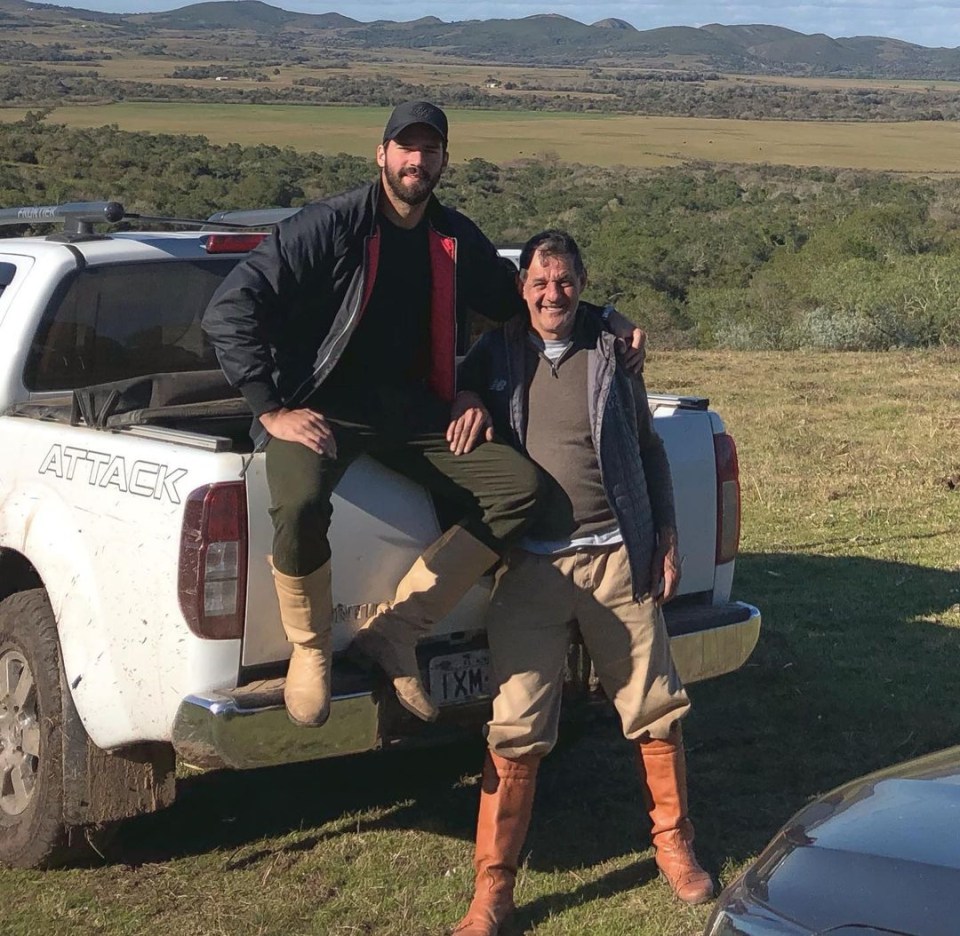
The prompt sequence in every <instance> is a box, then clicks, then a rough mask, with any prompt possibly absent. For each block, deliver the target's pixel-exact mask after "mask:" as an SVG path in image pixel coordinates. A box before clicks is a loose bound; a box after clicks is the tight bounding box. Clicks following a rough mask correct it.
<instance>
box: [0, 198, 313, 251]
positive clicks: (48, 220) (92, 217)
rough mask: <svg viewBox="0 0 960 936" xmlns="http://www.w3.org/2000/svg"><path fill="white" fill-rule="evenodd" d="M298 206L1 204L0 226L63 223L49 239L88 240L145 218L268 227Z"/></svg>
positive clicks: (202, 224)
mask: <svg viewBox="0 0 960 936" xmlns="http://www.w3.org/2000/svg"><path fill="white" fill-rule="evenodd" d="M299 210H300V209H299V208H260V209H254V210H250V211H218V212H217V213H216V214H213V215H211V216H210V217H209V218H208V219H206V220H205V221H204V220H199V219H197V218H167V217H159V216H153V215H142V214H136V213H134V212H130V211H127V210H126V209H125V208H124V207H123V205H121V204H120V202H115V201H98V202H68V203H67V204H64V205H25V206H23V207H20V208H0V227H2V226H9V225H14V224H62V225H63V233H62V234H54V235H51V236H50V238H49V239H50V240H71V241H73V240H85V239H91V238H97V237H99V236H102V235H97V234H95V233H94V230H93V226H94V224H116V223H117V222H119V221H145V222H150V223H153V224H183V225H188V226H190V227H196V228H202V229H207V228H214V229H224V228H225V229H227V230H230V229H233V230H237V229H240V230H243V229H248V228H252V227H260V228H263V227H269V226H270V225H273V224H278V223H279V222H280V221H282V220H283V219H284V218H287V217H289V216H290V215H292V214H295V213H296V212H297V211H299Z"/></svg>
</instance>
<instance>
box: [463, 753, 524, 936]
mask: <svg viewBox="0 0 960 936" xmlns="http://www.w3.org/2000/svg"><path fill="white" fill-rule="evenodd" d="M540 760H541V757H540V755H539V754H526V755H524V756H523V757H518V758H516V759H510V760H508V759H507V758H505V757H500V756H499V755H498V754H494V753H493V752H492V751H488V752H487V756H486V759H485V760H484V763H483V778H482V781H481V786H480V814H479V817H478V818H477V850H476V856H475V858H474V867H475V868H476V871H477V878H476V884H475V886H474V893H473V901H472V902H471V904H470V908H469V909H468V910H467V915H466V916H465V917H464V918H463V919H462V920H461V921H460V922H459V923H458V924H457V925H456V927H455V928H454V930H453V934H452V936H497V933H499V932H500V927H501V926H502V925H503V923H504V921H505V920H506V919H507V917H509V916H510V914H511V913H513V911H514V909H515V906H514V903H513V885H514V882H515V881H516V879H517V866H518V864H519V861H520V849H521V848H523V841H524V839H525V838H526V837H527V829H528V828H529V826H530V815H531V813H532V812H533V794H534V790H535V789H536V779H537V768H538V767H539V766H540Z"/></svg>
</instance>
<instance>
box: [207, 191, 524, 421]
mask: <svg viewBox="0 0 960 936" xmlns="http://www.w3.org/2000/svg"><path fill="white" fill-rule="evenodd" d="M379 196H380V183H379V181H377V182H373V183H369V184H367V185H364V186H361V187H360V188H357V189H354V190H352V191H349V192H345V193H343V194H341V195H335V196H333V197H331V198H326V199H324V200H323V201H319V202H316V203H314V204H311V205H307V206H305V207H304V208H303V209H301V210H300V211H298V212H297V213H296V214H295V215H293V216H291V217H290V218H288V219H287V220H285V221H283V222H281V223H280V224H279V225H278V226H277V228H276V230H275V231H274V233H273V234H271V236H270V237H268V238H267V239H266V240H265V241H264V242H263V243H262V244H261V245H260V246H259V247H257V248H256V249H255V250H254V251H253V252H252V253H251V254H250V256H249V257H247V258H246V259H245V260H243V261H242V262H241V263H239V264H238V265H237V266H236V267H235V268H234V269H233V270H232V271H231V272H230V274H229V275H228V276H227V277H226V279H224V281H223V283H222V284H221V285H220V287H219V289H218V290H217V291H216V293H215V294H214V296H213V298H212V299H211V301H210V305H209V306H208V307H207V309H206V312H205V313H204V316H203V329H204V331H205V332H206V333H207V335H208V336H209V338H210V341H211V342H212V343H213V345H214V347H215V348H216V351H217V357H218V359H219V361H220V366H221V367H222V368H223V371H224V374H225V375H226V377H227V379H228V380H229V382H230V384H231V385H232V386H234V387H237V388H239V389H240V391H241V393H242V394H243V396H244V398H245V399H246V400H247V402H248V403H249V404H250V408H251V409H252V410H253V413H254V416H259V415H260V414H262V413H265V412H269V411H270V410H273V409H277V408H279V407H280V406H287V407H293V406H298V405H300V404H302V403H303V402H304V401H305V400H306V399H307V398H308V397H309V396H310V395H311V394H312V393H313V392H314V391H315V390H316V388H317V387H319V386H320V384H322V383H323V381H324V380H325V379H326V377H327V376H328V375H329V373H330V372H331V371H332V370H333V367H334V365H335V364H336V363H337V361H338V360H339V358H340V355H341V354H342V353H343V349H344V348H345V347H346V345H347V342H348V341H349V340H350V336H351V335H352V334H353V331H354V329H355V327H356V324H357V322H358V321H359V319H360V316H361V315H362V314H363V308H364V305H365V303H366V302H367V300H368V299H369V296H370V292H371V289H372V286H373V279H374V276H375V271H376V264H377V258H378V256H379V232H378V226H377V204H378V200H379ZM427 219H428V222H429V225H430V236H429V243H430V256H431V264H432V274H433V284H432V303H431V358H430V360H431V372H430V377H429V382H430V386H431V388H432V389H433V390H434V392H436V393H437V394H438V395H439V396H441V397H442V398H445V399H452V397H453V394H454V392H455V386H454V385H455V364H456V353H457V350H458V345H459V346H460V347H459V350H465V339H466V337H467V319H466V316H467V313H468V312H469V311H473V312H479V313H481V314H483V315H484V316H486V317H487V318H489V319H492V320H494V321H498V322H502V321H506V320H507V319H510V318H512V317H513V316H514V315H515V314H517V313H518V312H521V311H523V303H522V301H521V299H520V297H519V295H518V294H517V290H516V285H515V275H514V268H513V266H512V265H511V264H510V263H509V262H508V261H504V260H502V259H501V258H500V257H498V255H497V252H496V249H495V248H494V246H493V244H491V243H490V241H489V240H487V238H486V237H485V236H484V235H483V234H482V233H481V231H480V229H479V228H478V227H477V226H476V225H475V224H474V223H473V222H472V221H471V220H470V219H469V218H467V217H465V216H464V215H462V214H460V213H459V212H457V211H455V210H453V209H452V208H447V207H444V206H443V205H441V204H440V202H439V201H437V199H436V198H434V197H433V196H431V198H430V202H429V204H428V207H427ZM371 272H372V273H373V275H371ZM256 428H259V423H256Z"/></svg>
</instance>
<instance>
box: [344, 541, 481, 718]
mask: <svg viewBox="0 0 960 936" xmlns="http://www.w3.org/2000/svg"><path fill="white" fill-rule="evenodd" d="M498 558H499V557H498V556H497V554H496V553H495V552H494V551H493V550H492V549H489V548H488V547H487V546H485V545H484V544H483V543H481V542H480V540H478V539H476V538H475V537H474V536H472V535H471V534H470V533H468V532H467V531H466V530H465V529H464V528H463V527H461V526H455V527H452V528H451V529H449V530H448V531H447V532H446V533H444V534H443V535H442V536H441V537H440V538H439V539H438V540H436V541H435V542H434V543H433V544H432V545H431V546H430V547H429V548H428V549H427V551H426V552H425V553H424V554H423V555H422V556H421V557H420V558H419V559H417V561H416V562H415V563H414V564H413V565H412V566H411V568H410V571H409V572H407V574H406V575H405V576H404V577H403V578H402V579H401V580H400V584H399V585H398V586H397V593H396V595H395V596H394V599H393V601H391V602H389V603H388V604H382V605H380V606H379V607H378V608H377V613H376V614H374V616H373V617H372V618H370V620H368V621H367V622H366V623H365V624H364V625H363V627H362V628H361V629H360V630H359V631H357V633H356V636H355V637H354V638H353V648H354V649H355V650H357V651H358V652H359V653H360V654H362V655H363V656H365V657H366V658H368V659H370V660H373V661H374V662H375V663H376V664H377V665H378V666H379V667H380V669H382V670H383V672H384V673H385V674H386V675H387V677H388V678H389V679H390V681H391V682H392V683H393V689H394V691H395V692H396V694H397V700H398V701H399V702H400V704H401V705H402V706H403V707H404V708H405V709H407V711H409V712H412V713H413V714H414V715H416V716H417V717H418V718H420V719H423V721H428V722H429V721H434V720H435V719H436V717H437V715H438V714H439V712H438V710H437V707H436V705H434V703H433V701H432V700H431V698H430V695H429V694H428V692H427V690H426V688H425V687H424V685H423V683H422V681H421V679H420V667H419V665H418V663H417V641H418V640H419V639H420V638H421V637H423V636H425V635H426V634H429V633H430V631H431V630H432V628H433V626H434V624H436V622H437V621H439V620H440V619H441V618H443V617H444V616H446V615H447V614H448V613H449V612H450V611H452V610H453V608H454V607H455V605H456V604H457V602H458V601H459V600H460V599H461V598H462V597H463V596H464V595H465V594H466V593H467V592H468V591H469V590H470V587H471V586H472V585H473V584H474V582H476V580H477V579H478V578H480V576H481V575H483V573H484V572H486V571H487V569H489V568H490V566H492V565H493V563H495V562H496V561H497V559H498Z"/></svg>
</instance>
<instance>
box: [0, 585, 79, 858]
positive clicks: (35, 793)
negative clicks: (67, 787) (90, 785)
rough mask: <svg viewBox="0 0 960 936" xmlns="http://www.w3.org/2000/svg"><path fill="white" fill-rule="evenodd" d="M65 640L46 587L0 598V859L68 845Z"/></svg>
mask: <svg viewBox="0 0 960 936" xmlns="http://www.w3.org/2000/svg"><path fill="white" fill-rule="evenodd" d="M60 673H61V663H60V642H59V640H58V637H57V624H56V620H55V619H54V616H53V610H52V608H51V607H50V602H49V601H48V600H47V595H46V592H45V591H44V590H43V589H40V588H37V589H32V590H30V591H24V592H18V593H16V594H14V595H10V596H9V597H8V598H5V599H4V600H3V601H0V864H5V865H9V866H10V867H14V868H41V867H48V866H50V865H53V864H56V863H57V858H58V856H60V855H63V854H65V853H66V852H67V851H68V849H67V830H66V827H65V825H64V821H63V746H62V737H61V727H62V722H63V708H62V703H61V689H60V687H61V681H60Z"/></svg>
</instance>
